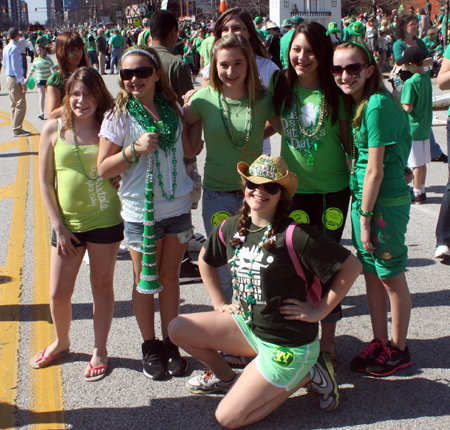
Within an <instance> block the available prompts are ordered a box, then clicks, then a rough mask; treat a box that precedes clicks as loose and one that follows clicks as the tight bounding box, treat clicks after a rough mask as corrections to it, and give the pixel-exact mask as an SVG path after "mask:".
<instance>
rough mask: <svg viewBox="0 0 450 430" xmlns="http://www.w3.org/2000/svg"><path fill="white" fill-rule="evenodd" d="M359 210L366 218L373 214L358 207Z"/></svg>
mask: <svg viewBox="0 0 450 430" xmlns="http://www.w3.org/2000/svg"><path fill="white" fill-rule="evenodd" d="M358 212H359V214H360V215H361V216H363V217H365V218H370V217H371V216H373V212H369V211H366V212H363V211H362V209H361V208H359V209H358Z"/></svg>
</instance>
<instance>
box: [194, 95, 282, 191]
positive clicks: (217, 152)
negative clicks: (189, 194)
mask: <svg viewBox="0 0 450 430" xmlns="http://www.w3.org/2000/svg"><path fill="white" fill-rule="evenodd" d="M226 102H227V104H228V106H229V108H230V109H229V119H230V122H231V130H232V135H233V137H234V139H235V142H236V143H237V145H239V143H240V142H241V140H242V138H243V136H244V129H245V124H246V118H247V107H248V105H249V101H248V97H245V98H243V99H241V100H227V101H226ZM191 104H192V107H193V109H194V112H195V114H196V115H197V116H198V117H200V118H201V119H202V122H203V132H204V136H205V144H206V151H207V153H206V163H205V173H204V178H203V187H204V188H205V189H207V190H212V191H235V190H239V189H241V184H242V181H241V177H240V176H239V174H238V172H237V168H236V166H237V163H239V162H240V161H245V162H246V163H248V164H251V163H252V162H253V161H254V160H256V159H257V158H258V157H259V156H260V155H261V154H262V149H263V140H264V127H265V124H266V121H268V120H270V119H272V118H273V116H274V110H273V104H272V96H271V95H270V94H269V93H267V94H266V95H265V96H264V98H263V99H261V100H257V101H256V102H255V103H254V106H253V121H251V123H252V135H251V139H250V142H249V143H248V144H247V145H246V147H245V148H243V149H237V148H234V146H233V143H232V141H231V139H230V138H229V136H228V132H227V129H226V128H225V124H224V120H223V118H222V108H221V107H220V108H219V100H218V94H217V91H215V90H214V89H213V88H212V87H207V88H203V89H201V90H199V91H197V92H196V93H195V94H194V95H193V96H192V98H191ZM236 113H237V114H238V117H236Z"/></svg>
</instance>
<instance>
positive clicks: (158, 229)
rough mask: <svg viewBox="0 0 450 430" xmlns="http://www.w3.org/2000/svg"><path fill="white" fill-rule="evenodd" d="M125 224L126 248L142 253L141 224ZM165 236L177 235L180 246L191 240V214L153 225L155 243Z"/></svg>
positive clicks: (142, 230) (167, 219)
mask: <svg viewBox="0 0 450 430" xmlns="http://www.w3.org/2000/svg"><path fill="white" fill-rule="evenodd" d="M124 224H125V239H126V241H127V244H128V246H129V247H130V248H131V249H134V250H135V251H138V252H141V253H142V235H143V233H144V224H143V223H141V222H128V221H124ZM166 235H177V236H178V240H179V241H180V243H181V244H183V243H186V242H188V241H189V240H191V238H192V236H193V235H194V228H193V226H192V219H191V213H190V212H189V213H186V214H182V215H178V216H175V217H172V218H166V219H163V220H161V221H156V223H155V241H156V242H158V241H159V240H163V239H164V237H165V236H166Z"/></svg>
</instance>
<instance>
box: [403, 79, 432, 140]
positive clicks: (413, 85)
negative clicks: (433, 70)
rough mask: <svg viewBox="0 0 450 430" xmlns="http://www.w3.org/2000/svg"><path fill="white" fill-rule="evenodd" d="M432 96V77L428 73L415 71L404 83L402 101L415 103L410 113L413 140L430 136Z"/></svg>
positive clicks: (410, 103) (409, 103)
mask: <svg viewBox="0 0 450 430" xmlns="http://www.w3.org/2000/svg"><path fill="white" fill-rule="evenodd" d="M432 98H433V88H432V86H431V79H430V77H429V76H428V75H427V74H426V73H425V74H423V75H422V74H420V73H414V74H413V75H412V76H411V78H409V79H408V80H407V81H406V82H405V84H404V85H403V90H402V98H401V102H402V104H408V105H413V110H412V112H410V113H409V114H408V120H409V127H410V130H411V138H412V140H426V139H429V138H430V132H431V123H432V121H433V105H432Z"/></svg>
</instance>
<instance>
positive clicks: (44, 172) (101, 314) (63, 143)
mask: <svg viewBox="0 0 450 430" xmlns="http://www.w3.org/2000/svg"><path fill="white" fill-rule="evenodd" d="M65 90H66V96H65V98H64V100H63V106H62V115H61V118H59V119H57V120H56V119H53V120H49V121H48V122H47V123H46V124H45V125H44V127H43V129H42V133H41V140H40V144H39V178H40V186H41V194H42V199H43V201H44V204H45V207H46V209H47V212H48V215H49V217H50V222H51V225H52V227H53V232H52V240H51V242H52V251H51V265H50V311H51V315H52V321H53V324H54V328H55V332H56V341H55V342H53V343H52V344H51V345H50V346H48V347H46V348H44V349H43V350H42V351H41V352H39V353H37V354H36V355H35V356H34V357H33V358H32V359H31V361H30V365H31V366H32V367H33V368H35V369H41V368H43V367H47V366H48V365H49V364H50V363H51V362H53V361H54V360H56V359H58V358H59V357H61V356H63V355H64V354H66V353H68V352H69V347H70V339H69V329H70V323H71V319H72V304H71V297H72V294H73V291H74V287H75V281H76V278H77V275H78V271H79V269H80V265H81V262H82V259H83V255H84V254H85V252H86V250H88V251H89V255H90V266H89V267H90V271H91V274H90V279H91V287H92V295H93V298H94V308H93V318H94V334H95V343H94V351H93V354H92V358H91V360H90V361H89V363H88V365H87V367H86V370H85V371H84V377H85V380H86V381H97V380H99V379H102V378H104V377H105V375H106V372H107V369H108V353H107V348H106V343H107V339H108V334H109V329H110V327H111V321H112V318H113V312H114V289H113V276H114V267H115V263H116V256H117V251H118V249H119V245H120V242H121V241H122V240H123V222H122V218H121V216H120V200H119V197H118V195H117V190H116V188H118V187H119V181H120V177H118V178H114V179H113V180H111V181H108V180H104V179H102V178H100V176H98V173H97V153H98V133H99V130H100V125H101V122H102V119H103V115H104V113H105V112H106V111H107V110H108V109H110V108H111V107H112V105H113V98H112V96H111V94H110V93H109V92H108V90H107V89H106V86H105V83H104V82H103V79H102V77H101V76H100V75H99V73H98V72H97V71H95V70H94V69H92V68H90V67H82V68H80V69H78V70H76V71H75V72H74V73H73V74H72V76H71V77H70V78H69V80H68V81H67V84H66V87H65ZM55 183H56V186H55Z"/></svg>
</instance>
